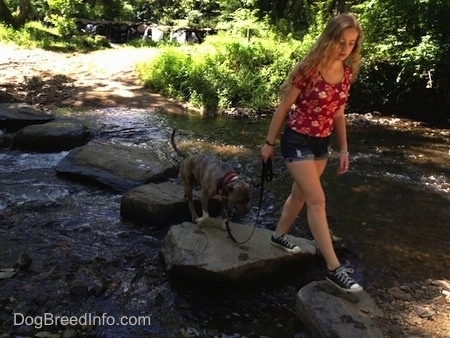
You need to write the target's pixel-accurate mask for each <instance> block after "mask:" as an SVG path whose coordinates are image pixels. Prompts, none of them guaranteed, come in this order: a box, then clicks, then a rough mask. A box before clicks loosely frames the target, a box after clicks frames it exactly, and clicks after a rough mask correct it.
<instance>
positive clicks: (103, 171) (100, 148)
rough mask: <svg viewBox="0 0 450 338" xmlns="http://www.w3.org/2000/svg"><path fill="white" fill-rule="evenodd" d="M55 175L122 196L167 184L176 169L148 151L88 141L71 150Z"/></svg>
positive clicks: (175, 173)
mask: <svg viewBox="0 0 450 338" xmlns="http://www.w3.org/2000/svg"><path fill="white" fill-rule="evenodd" d="M56 173H57V175H58V176H60V177H66V178H71V179H75V180H78V181H87V182H91V183H95V184H98V185H100V186H102V187H106V188H108V189H110V190H112V191H115V192H119V193H124V192H126V191H128V190H131V189H133V188H136V187H138V186H140V185H143V184H147V183H152V182H153V183H154V182H163V181H167V180H168V179H169V178H170V177H176V176H177V175H178V169H177V167H176V166H175V165H174V164H172V163H170V161H169V160H167V159H165V158H162V157H161V155H160V153H157V152H156V151H155V152H153V151H152V150H151V149H145V148H139V147H132V146H125V145H122V144H118V143H114V142H99V141H91V142H89V143H88V144H86V145H84V146H82V147H78V148H75V149H73V150H71V151H70V152H69V153H68V154H67V155H66V156H65V157H64V158H63V159H62V160H61V161H60V162H59V163H58V164H57V166H56Z"/></svg>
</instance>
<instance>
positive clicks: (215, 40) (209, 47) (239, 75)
mask: <svg viewBox="0 0 450 338" xmlns="http://www.w3.org/2000/svg"><path fill="white" fill-rule="evenodd" d="M300 47H301V45H300V44H299V43H293V42H285V43H278V42H276V41H274V40H267V39H260V38H253V39H251V41H250V42H247V41H246V40H242V41H236V39H235V38H232V37H230V36H226V35H220V34H219V35H218V36H210V37H208V38H207V39H206V40H205V42H204V43H203V44H202V45H195V46H182V47H165V48H162V50H161V54H160V56H159V57H158V58H156V59H154V60H152V61H151V63H147V64H143V65H141V66H139V67H138V71H139V73H140V76H141V78H142V79H143V80H144V82H145V84H146V85H147V86H148V87H149V88H151V89H152V90H156V91H158V92H160V93H162V94H164V95H168V96H170V97H172V98H176V99H182V100H184V101H187V102H190V103H191V104H193V105H195V106H202V107H204V108H205V109H207V110H208V111H217V110H223V109H226V108H229V107H250V108H253V109H256V110H267V109H273V106H274V105H275V104H276V103H277V101H278V99H279V95H278V94H279V87H280V85H281V83H282V82H283V81H284V79H285V77H286V75H287V73H288V71H289V70H290V69H291V68H292V67H293V64H294V63H295V61H296V59H297V58H298V57H300V56H301V54H302V52H303V49H302V48H300ZM292 58H294V60H293V59H292Z"/></svg>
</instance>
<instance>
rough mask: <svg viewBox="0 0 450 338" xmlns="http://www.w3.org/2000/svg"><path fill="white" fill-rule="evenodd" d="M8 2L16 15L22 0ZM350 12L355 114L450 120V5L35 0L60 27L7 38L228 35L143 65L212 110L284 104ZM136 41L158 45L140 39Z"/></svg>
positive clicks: (42, 41)
mask: <svg viewBox="0 0 450 338" xmlns="http://www.w3.org/2000/svg"><path fill="white" fill-rule="evenodd" d="M5 3H6V5H7V6H8V8H9V9H10V11H11V13H12V14H13V15H15V14H16V12H15V9H16V8H17V6H18V5H19V4H20V3H22V2H21V1H20V0H6V1H5ZM344 8H345V10H346V11H350V12H354V13H356V14H357V15H358V17H359V19H360V22H361V24H362V27H363V30H364V34H365V41H364V44H363V63H362V67H361V72H360V75H359V77H358V79H357V81H356V83H355V84H354V85H353V88H352V95H351V96H350V101H349V104H350V109H352V110H356V111H368V110H380V111H381V112H384V113H386V114H403V115H408V116H412V115H417V114H420V115H425V114H427V115H430V114H435V115H439V116H441V117H444V118H445V117H446V116H447V115H448V111H449V110H450V75H449V74H450V58H449V57H448V55H450V39H449V38H448V37H449V36H450V25H449V24H448V22H450V1H448V0H408V1H398V0H351V1H350V0H347V1H344V0H339V1H336V0H311V1H304V0H285V1H275V0H231V1H230V0H208V1H197V0H169V1H168V0H31V12H30V14H29V16H28V17H32V18H35V19H44V18H45V19H46V20H47V21H49V22H51V23H52V24H54V25H55V29H48V28H45V27H42V26H39V25H36V24H35V23H31V22H30V23H28V24H26V25H25V27H23V28H22V29H20V30H19V31H16V32H14V31H12V30H11V29H10V28H8V27H6V26H1V27H0V38H1V39H2V40H6V41H14V42H16V43H19V44H21V45H24V46H38V47H43V48H51V49H61V50H80V51H82V50H90V49H93V48H103V47H104V46H106V45H107V42H106V41H105V40H104V39H103V38H96V39H92V38H90V37H87V36H78V35H75V34H74V32H76V30H75V27H74V18H76V17H83V18H89V19H109V20H117V21H124V20H130V21H140V20H141V21H145V22H153V23H157V24H164V23H165V24H175V23H178V24H180V25H191V26H196V27H204V26H210V27H213V28H217V29H219V30H220V31H221V33H219V34H218V35H217V36H216V37H209V38H208V39H207V40H206V42H204V43H203V44H202V45H201V46H195V47H194V46H191V47H188V48H187V47H178V48H177V47H174V46H170V45H168V43H167V42H162V43H158V44H157V46H158V47H161V48H162V55H161V57H160V59H158V60H156V65H157V66H155V67H150V66H148V65H147V66H146V67H145V69H144V68H142V72H141V74H142V76H143V77H144V78H145V79H146V81H147V84H148V85H149V86H152V87H154V88H156V89H158V91H161V92H163V93H165V94H167V95H170V96H172V97H177V98H180V99H183V100H188V101H191V102H193V103H195V104H197V105H202V106H206V107H208V109H211V110H215V109H222V108H224V107H228V106H231V105H241V106H251V107H258V108H259V107H268V106H271V105H273V104H275V103H276V102H277V100H278V99H279V98H278V96H277V95H278V87H279V85H280V84H281V82H282V81H283V80H284V77H285V76H286V74H287V72H288V71H289V70H290V69H291V68H292V66H293V64H294V63H295V62H296V61H297V60H298V59H299V58H300V57H301V56H302V55H303V54H304V53H306V51H307V50H308V48H309V47H310V46H311V45H312V43H313V42H314V41H315V40H316V38H317V36H318V34H320V32H321V31H322V29H323V27H324V25H325V24H326V22H327V21H328V19H329V18H330V17H331V16H333V15H335V14H336V13H338V12H341V11H342V10H344ZM0 19H1V15H0ZM4 21H5V22H8V20H4ZM9 22H13V20H9ZM132 44H133V45H135V46H149V45H151V46H154V45H155V43H153V42H151V41H142V40H139V39H138V40H134V41H133V42H132ZM164 59H167V60H164ZM171 63H173V64H171ZM159 67H162V68H161V69H159ZM177 72H178V73H177Z"/></svg>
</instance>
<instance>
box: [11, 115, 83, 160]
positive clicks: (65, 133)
mask: <svg viewBox="0 0 450 338" xmlns="http://www.w3.org/2000/svg"><path fill="white" fill-rule="evenodd" d="M88 137H89V131H88V128H87V127H85V126H83V125H82V124H81V123H79V122H76V121H70V120H53V121H51V122H48V123H44V124H35V125H31V126H26V127H24V128H22V129H20V130H19V131H18V132H17V133H16V134H15V136H14V139H13V142H12V147H13V148H20V149H25V150H34V151H40V152H52V151H64V150H70V149H73V148H76V147H79V146H82V145H83V144H85V143H86V142H87V140H88Z"/></svg>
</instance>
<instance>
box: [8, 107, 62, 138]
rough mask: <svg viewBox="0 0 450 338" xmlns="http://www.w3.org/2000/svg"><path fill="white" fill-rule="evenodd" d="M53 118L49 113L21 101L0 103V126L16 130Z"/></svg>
mask: <svg viewBox="0 0 450 338" xmlns="http://www.w3.org/2000/svg"><path fill="white" fill-rule="evenodd" d="M54 118H55V116H54V115H53V114H51V113H47V112H44V111H42V110H38V109H36V108H34V107H32V106H29V105H26V104H23V103H1V104H0V128H5V129H7V130H14V131H15V130H18V129H20V128H23V127H25V126H29V125H32V124H40V123H46V122H50V121H52V120H53V119H54Z"/></svg>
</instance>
